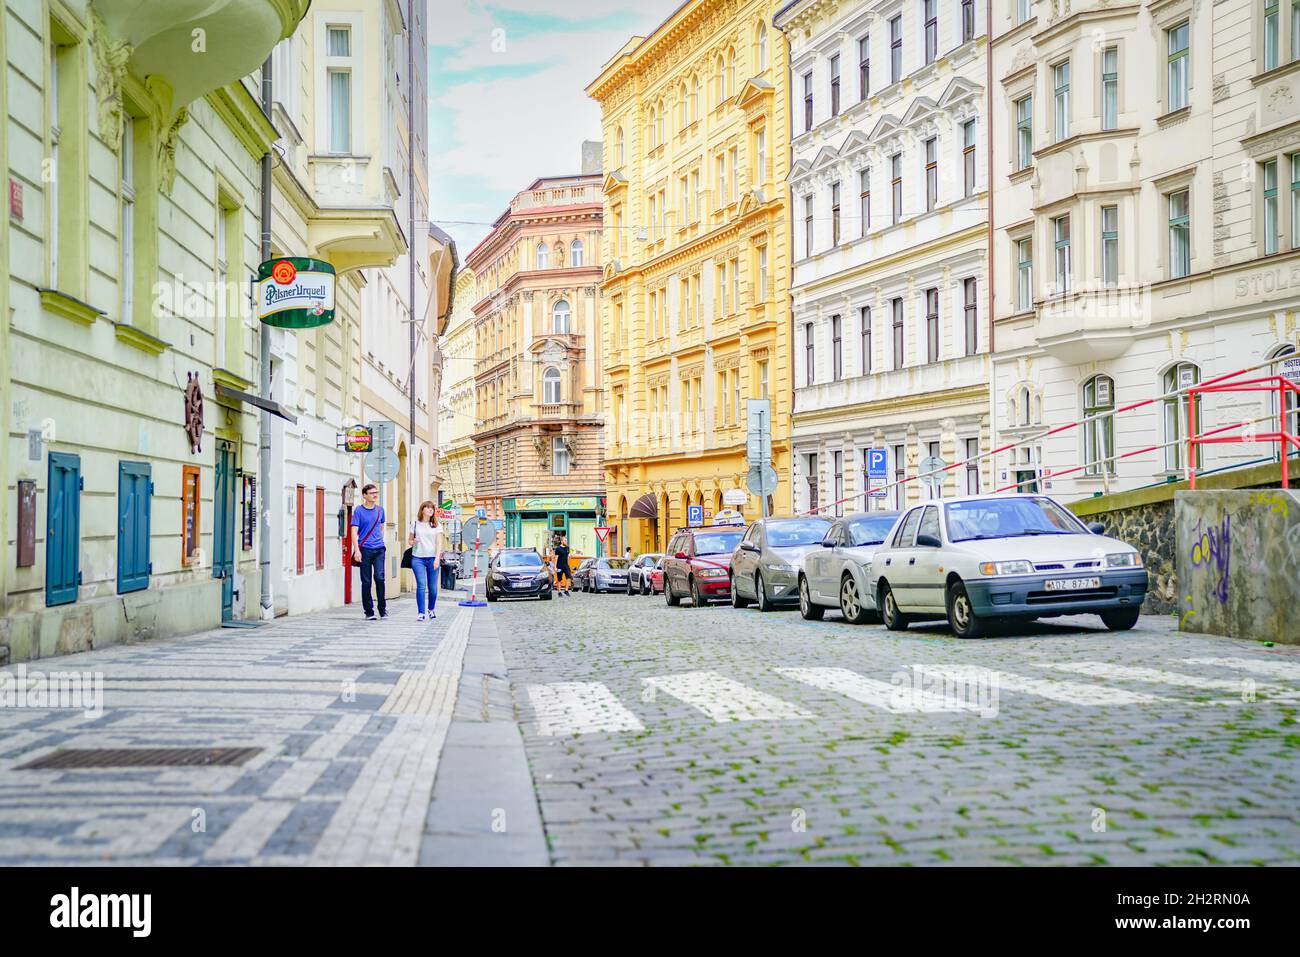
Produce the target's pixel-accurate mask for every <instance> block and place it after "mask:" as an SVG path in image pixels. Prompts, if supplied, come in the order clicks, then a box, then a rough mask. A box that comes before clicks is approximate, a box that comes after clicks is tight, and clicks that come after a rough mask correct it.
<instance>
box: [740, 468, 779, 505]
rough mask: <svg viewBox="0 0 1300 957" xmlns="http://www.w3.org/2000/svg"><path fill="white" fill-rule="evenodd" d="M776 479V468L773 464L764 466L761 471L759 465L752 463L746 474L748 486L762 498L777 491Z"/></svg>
mask: <svg viewBox="0 0 1300 957" xmlns="http://www.w3.org/2000/svg"><path fill="white" fill-rule="evenodd" d="M776 481H777V480H776V469H774V468H772V466H771V465H766V466H764V467H763V469H762V472H761V473H760V471H759V467H758V466H757V465H752V466H750V469H749V474H748V475H747V476H745V485H746V487H747V488H748V489H749V490H750V491H751V492H753V493H754V494H755V495H757V496H759V497H760V498H761V497H764V496H768V495H772V494H774V493H775V492H776Z"/></svg>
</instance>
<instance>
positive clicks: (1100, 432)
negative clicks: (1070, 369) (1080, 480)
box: [1083, 375, 1115, 475]
mask: <svg viewBox="0 0 1300 957" xmlns="http://www.w3.org/2000/svg"><path fill="white" fill-rule="evenodd" d="M1114 408H1115V384H1114V382H1113V381H1112V380H1111V378H1110V376H1104V375H1095V376H1093V377H1092V378H1091V379H1089V380H1088V381H1087V382H1085V383H1084V384H1083V417H1084V419H1085V420H1088V419H1091V421H1085V422H1084V423H1083V464H1084V473H1085V474H1087V475H1100V474H1101V473H1102V470H1103V469H1104V470H1105V471H1106V472H1107V473H1109V474H1111V475H1114V474H1115V459H1114V454H1115V417H1114V416H1113V415H1108V416H1106V417H1105V418H1104V419H1092V416H1095V415H1099V414H1101V413H1103V412H1109V411H1111V410H1113V409H1114Z"/></svg>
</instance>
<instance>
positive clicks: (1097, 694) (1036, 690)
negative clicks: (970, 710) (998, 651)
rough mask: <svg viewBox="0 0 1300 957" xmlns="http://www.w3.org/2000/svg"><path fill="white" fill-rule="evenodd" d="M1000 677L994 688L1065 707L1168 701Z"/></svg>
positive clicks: (1132, 693) (1056, 682)
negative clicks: (1031, 696) (1045, 700)
mask: <svg viewBox="0 0 1300 957" xmlns="http://www.w3.org/2000/svg"><path fill="white" fill-rule="evenodd" d="M922 670H923V671H925V672H927V673H928V672H930V671H941V672H944V673H951V674H955V675H963V674H966V673H967V672H970V671H972V670H973V671H975V672H982V671H983V670H984V669H970V668H955V669H953V668H938V669H936V668H931V667H929V666H925V667H923V668H922ZM995 674H996V675H997V678H996V682H995V687H996V688H997V689H998V690H999V691H1010V692H1012V693H1013V694H1016V693H1018V694H1027V695H1033V696H1034V697H1037V698H1047V699H1048V700H1049V701H1059V702H1061V703H1062V704H1075V705H1082V706H1083V707H1090V708H1091V707H1123V706H1124V705H1132V704H1151V703H1154V702H1158V701H1167V700H1169V699H1167V698H1161V697H1159V696H1158V695H1151V694H1143V693H1142V692H1140V691H1127V690H1125V689H1124V688H1108V687H1106V686H1104V685H1090V684H1084V683H1082V682H1079V681H1065V680H1062V679H1058V678H1033V677H1029V676H1028V675H1018V674H1012V673H1011V672H1008V671H998V672H995Z"/></svg>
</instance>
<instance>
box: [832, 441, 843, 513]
mask: <svg viewBox="0 0 1300 957" xmlns="http://www.w3.org/2000/svg"><path fill="white" fill-rule="evenodd" d="M831 468H832V469H833V470H834V479H835V489H834V495H835V514H836V515H837V516H839V515H843V514H844V453H843V452H842V451H840V450H836V451H834V452H832V453H831Z"/></svg>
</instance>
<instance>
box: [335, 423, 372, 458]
mask: <svg viewBox="0 0 1300 957" xmlns="http://www.w3.org/2000/svg"><path fill="white" fill-rule="evenodd" d="M374 444H375V435H374V433H373V432H372V431H371V430H370V429H368V428H366V427H365V426H364V425H353V426H350V427H349V428H348V430H347V431H346V432H344V433H343V435H342V442H341V443H340V445H341V447H342V448H344V449H346V450H347V451H349V452H369V451H370V450H371V449H372V448H373V447H374Z"/></svg>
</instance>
